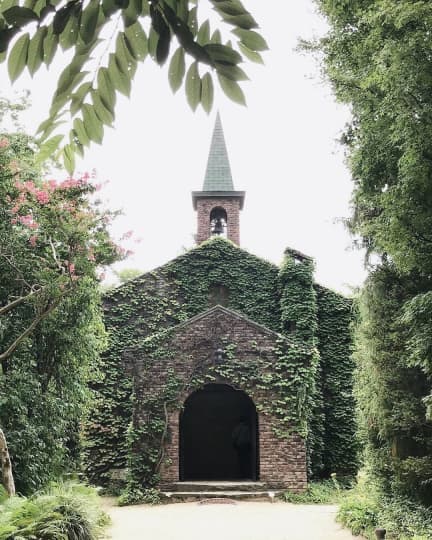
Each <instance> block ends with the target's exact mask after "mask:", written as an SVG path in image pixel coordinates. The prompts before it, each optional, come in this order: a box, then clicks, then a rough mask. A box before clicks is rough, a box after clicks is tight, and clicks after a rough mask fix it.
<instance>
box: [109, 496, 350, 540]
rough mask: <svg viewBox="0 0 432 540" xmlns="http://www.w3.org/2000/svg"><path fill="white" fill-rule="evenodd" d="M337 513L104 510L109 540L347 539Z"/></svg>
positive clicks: (330, 509) (256, 508)
mask: <svg viewBox="0 0 432 540" xmlns="http://www.w3.org/2000/svg"><path fill="white" fill-rule="evenodd" d="M336 510H337V508H336V506H328V505H292V504H286V503H280V502H275V503H270V502H247V501H240V502H236V503H235V504H226V503H225V504H221V503H219V504H217V503H213V504H198V503H196V502H193V503H177V504H168V505H162V506H148V505H142V506H129V507H122V508H120V507H116V506H111V505H109V506H108V507H107V511H108V513H109V514H110V515H111V518H112V527H111V528H110V531H109V533H110V535H111V538H112V540H216V539H217V540H350V539H351V540H352V539H353V538H354V536H352V535H351V534H350V533H349V532H348V531H346V530H344V529H342V528H341V526H340V525H339V524H338V523H336V522H335V519H334V518H335V514H336Z"/></svg>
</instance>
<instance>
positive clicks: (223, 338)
mask: <svg viewBox="0 0 432 540" xmlns="http://www.w3.org/2000/svg"><path fill="white" fill-rule="evenodd" d="M192 202H193V208H194V210H195V211H196V214H197V233H196V244H197V245H196V247H195V248H193V249H192V250H190V251H189V252H187V253H185V254H183V255H181V256H179V257H177V258H176V259H174V260H173V261H170V262H168V263H167V264H165V265H163V266H161V267H160V268H157V269H155V270H154V271H152V272H148V273H145V274H143V275H142V276H139V277H138V278H135V279H133V280H131V281H129V282H127V283H125V284H123V285H121V286H120V287H118V288H116V289H114V290H112V291H110V292H108V293H107V295H106V297H105V302H104V310H105V322H106V326H107V329H108V332H109V335H110V346H109V349H108V351H107V352H106V354H105V355H104V357H103V360H102V365H101V374H102V375H101V377H100V378H99V379H98V380H97V381H95V382H94V385H93V387H94V392H95V396H96V399H95V407H94V410H93V411H92V413H91V415H90V417H89V421H88V422H87V424H86V426H85V438H84V441H85V442H84V455H85V464H86V470H87V474H88V476H89V478H90V479H91V480H92V481H94V482H96V483H98V484H104V485H107V484H113V483H114V484H115V483H124V482H129V484H130V485H134V486H138V487H141V488H145V487H148V486H154V485H156V486H158V487H161V488H162V489H166V490H180V491H181V490H182V486H185V485H186V484H187V483H188V482H201V481H206V482H209V481H213V482H223V481H230V482H243V483H244V482H245V481H246V482H251V484H253V483H254V482H259V486H260V489H290V490H293V491H297V492H298V491H303V490H304V489H305V488H306V486H307V482H308V479H309V478H310V477H312V476H315V477H325V476H328V475H329V474H330V473H332V472H337V473H338V474H341V475H352V474H353V473H354V472H355V471H356V465H357V458H356V446H355V437H354V431H355V426H354V421H353V417H354V411H353V399H352V370H353V365H352V360H351V335H350V330H349V327H350V323H351V302H350V301H349V300H347V299H346V298H344V297H343V296H341V295H339V294H337V293H335V292H333V291H331V290H329V289H327V288H325V287H322V286H320V285H318V284H316V283H315V282H314V279H313V267H314V265H313V261H312V260H311V258H310V257H308V256H306V255H304V254H302V253H300V252H298V251H296V250H292V249H289V248H288V249H287V250H286V252H285V260H284V263H283V264H282V266H281V267H280V268H279V267H277V266H276V265H274V264H272V263H270V262H268V261H265V260H262V259H260V258H258V257H256V256H254V255H252V254H250V253H248V252H246V251H244V250H242V249H241V247H240V215H241V211H242V209H243V206H244V202H245V192H244V191H236V190H235V189H234V185H233V180H232V177H231V170H230V165H229V160H228V154H227V149H226V145H225V140H224V135H223V131H222V125H221V122H220V118H219V115H218V116H217V119H216V124H215V128H214V132H213V137H212V141H211V146H210V153H209V158H208V163H207V169H206V173H205V179H204V185H203V189H202V190H201V191H194V192H193V193H192ZM257 485H258V484H257Z"/></svg>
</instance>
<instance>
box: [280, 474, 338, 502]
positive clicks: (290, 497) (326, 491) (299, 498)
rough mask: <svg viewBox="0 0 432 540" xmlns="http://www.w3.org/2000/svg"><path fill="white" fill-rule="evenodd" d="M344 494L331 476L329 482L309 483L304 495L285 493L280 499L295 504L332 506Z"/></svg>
mask: <svg viewBox="0 0 432 540" xmlns="http://www.w3.org/2000/svg"><path fill="white" fill-rule="evenodd" d="M345 494H346V491H345V489H344V487H343V486H341V485H340V484H339V482H338V481H337V480H336V476H333V477H332V478H331V479H330V480H322V481H320V482H311V483H310V484H309V486H308V488H307V490H306V491H305V492H304V493H292V492H291V491H285V493H283V494H282V495H281V497H280V498H281V499H282V500H283V501H285V502H290V503H296V504H334V503H337V502H339V501H340V500H341V499H342V498H343V497H344V496H345Z"/></svg>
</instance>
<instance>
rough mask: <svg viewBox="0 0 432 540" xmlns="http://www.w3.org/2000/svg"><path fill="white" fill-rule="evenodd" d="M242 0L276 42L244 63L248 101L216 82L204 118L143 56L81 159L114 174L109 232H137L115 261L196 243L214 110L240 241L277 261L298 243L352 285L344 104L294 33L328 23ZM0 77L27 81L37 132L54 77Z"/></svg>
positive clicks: (356, 256) (300, 5) (355, 280)
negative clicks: (239, 195) (98, 140)
mask: <svg viewBox="0 0 432 540" xmlns="http://www.w3.org/2000/svg"><path fill="white" fill-rule="evenodd" d="M244 3H245V6H246V7H247V8H248V9H249V10H250V11H251V12H252V13H253V14H254V16H255V18H256V19H257V21H258V22H259V24H260V26H261V33H262V34H263V36H264V37H265V38H266V40H267V42H268V44H269V47H270V51H268V52H266V53H264V57H265V65H264V66H259V65H256V64H250V63H248V64H247V65H245V70H246V71H247V73H248V75H249V77H250V79H251V80H250V81H249V82H246V83H244V84H243V88H244V91H245V94H246V98H247V103H248V105H247V107H246V108H245V107H241V106H238V105H235V104H233V103H231V102H230V101H229V100H228V99H227V98H225V97H224V96H223V94H222V93H221V92H217V93H216V96H215V107H214V111H213V112H212V113H211V114H210V115H209V116H207V115H206V114H205V113H204V112H203V111H202V110H201V109H199V110H198V111H197V112H196V113H192V111H191V110H190V109H189V108H188V106H187V103H186V98H185V95H184V90H183V89H181V90H180V91H179V92H178V93H177V94H176V95H175V96H173V95H172V93H171V90H170V88H169V85H168V79H167V66H165V67H163V68H162V69H161V68H159V67H158V66H156V65H154V64H153V63H152V62H151V60H150V59H147V60H146V62H145V63H144V64H143V65H141V66H139V68H138V71H137V75H136V76H135V80H134V83H133V92H132V96H131V99H130V100H128V99H126V98H123V97H120V98H119V99H118V109H117V119H116V122H115V126H114V129H111V130H107V131H106V134H105V138H104V142H103V144H102V145H101V146H98V145H94V146H93V147H91V148H90V150H88V152H87V154H86V158H85V161H84V162H80V163H79V169H80V170H81V171H84V170H90V169H92V168H95V169H96V170H97V173H98V179H99V181H104V180H109V184H107V185H106V186H105V187H104V190H103V194H104V196H105V198H108V200H109V205H110V206H111V207H112V208H121V209H122V210H123V214H124V215H123V216H121V217H120V218H118V220H117V223H116V225H115V226H114V233H115V234H116V235H117V236H118V237H119V236H121V234H122V233H123V232H126V231H128V230H133V231H134V234H135V237H137V238H141V239H142V241H141V242H140V243H137V244H132V246H131V249H133V250H134V252H135V254H134V255H133V256H131V257H130V258H129V259H128V260H126V261H123V262H122V263H119V267H128V268H139V269H142V270H143V271H145V270H150V269H152V268H154V267H156V266H158V265H160V264H163V263H165V262H167V261H168V260H170V259H172V258H174V257H176V256H177V255H179V254H180V253H182V252H183V251H184V248H189V247H192V246H193V245H194V241H193V235H194V233H195V231H196V215H195V213H194V211H193V208H192V202H191V191H192V190H198V189H201V188H202V182H203V179H204V172H205V167H206V162H207V156H208V151H209V145H210V139H211V135H212V130H213V125H214V121H215V115H216V109H219V111H220V113H221V118H222V124H223V128H224V133H225V140H226V143H227V147H228V154H229V158H230V163H231V169H232V175H233V180H234V186H235V188H236V189H238V190H245V191H246V201H245V207H244V210H243V212H242V216H241V246H242V247H243V248H245V249H247V250H249V251H251V252H252V253H255V254H256V255H259V256H260V257H263V258H266V259H268V260H270V261H273V262H275V263H277V264H278V263H280V261H281V257H282V254H283V251H284V249H285V247H287V246H290V247H292V248H295V249H298V250H300V251H302V252H304V253H306V254H308V255H311V256H312V257H314V259H315V261H316V280H317V281H318V282H320V283H322V284H323V285H326V286H328V287H331V288H333V289H336V290H339V291H342V292H350V288H351V287H355V286H358V285H360V284H361V283H362V281H363V279H364V276H365V271H364V269H363V255H362V253H360V252H359V251H356V250H353V249H351V244H352V239H351V238H350V236H349V235H348V233H347V231H346V230H345V229H344V226H343V225H342V224H341V223H340V221H338V220H340V218H343V217H347V216H348V215H349V214H350V197H351V189H352V184H351V181H350V176H349V173H348V170H347V168H346V166H345V164H344V155H343V149H342V148H341V147H340V145H339V143H338V142H337V139H338V137H339V136H340V133H341V131H342V130H343V127H344V125H345V123H346V122H347V121H348V120H349V111H348V110H347V108H345V107H342V106H341V105H338V104H336V103H335V101H334V98H333V96H332V92H331V89H330V87H329V86H328V85H327V84H326V83H325V82H323V80H322V78H321V75H320V67H319V65H318V64H317V62H316V61H315V60H314V59H313V58H311V57H309V56H308V55H305V54H301V53H299V52H296V51H295V48H296V46H297V43H298V39H299V38H303V39H308V38H311V37H313V36H319V35H322V34H323V33H324V32H325V23H324V21H323V19H322V18H321V17H320V16H319V15H318V14H317V12H316V9H315V7H314V4H313V2H312V0H301V1H293V0H291V1H285V2H281V1H280V0H279V1H278V0H267V1H266V2H262V1H259V0H244ZM200 4H201V5H202V6H203V7H204V6H205V5H206V4H207V2H206V1H205V0H201V2H200ZM216 20H217V19H216ZM59 62H60V64H63V65H64V63H65V62H66V58H65V57H63V58H61V57H60V59H59ZM54 70H55V68H54ZM51 71H52V70H51ZM0 77H1V91H2V93H3V94H6V95H10V94H11V91H12V90H19V89H22V88H28V89H30V90H31V93H32V98H31V99H32V102H33V106H32V110H31V111H30V113H29V114H28V115H27V117H26V127H27V128H28V129H29V130H30V131H32V130H33V131H34V130H35V128H36V126H37V125H38V123H39V122H40V121H41V120H43V119H44V118H45V117H46V111H47V110H48V106H49V101H48V97H49V96H50V95H51V94H52V93H53V90H54V77H53V76H50V73H49V72H43V71H40V72H38V73H37V74H36V75H35V77H34V79H33V80H31V79H30V78H29V77H27V76H23V77H22V78H20V79H19V80H18V81H17V83H15V85H14V86H13V87H12V86H11V85H10V83H9V82H8V79H7V76H6V75H5V70H4V67H3V66H2V67H1V68H0Z"/></svg>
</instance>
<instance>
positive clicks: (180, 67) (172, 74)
mask: <svg viewBox="0 0 432 540" xmlns="http://www.w3.org/2000/svg"><path fill="white" fill-rule="evenodd" d="M185 71H186V66H185V57H184V50H183V48H182V47H179V48H178V49H177V50H176V52H175V53H174V54H173V56H172V58H171V62H170V66H169V70H168V80H169V83H170V86H171V90H172V91H173V92H174V93H175V92H177V90H178V89H179V88H180V86H181V85H182V82H183V78H184V75H185Z"/></svg>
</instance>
